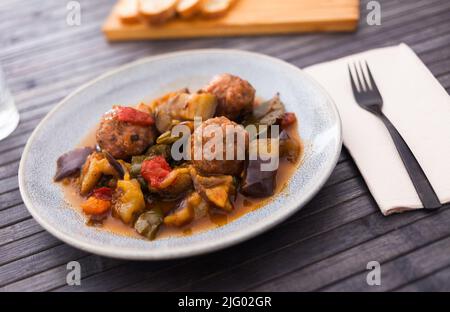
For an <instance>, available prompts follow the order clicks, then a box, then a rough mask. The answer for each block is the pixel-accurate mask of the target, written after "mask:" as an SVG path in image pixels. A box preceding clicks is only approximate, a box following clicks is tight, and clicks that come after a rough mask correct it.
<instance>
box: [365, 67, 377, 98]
mask: <svg viewBox="0 0 450 312" xmlns="http://www.w3.org/2000/svg"><path fill="white" fill-rule="evenodd" d="M364 63H365V64H366V69H367V73H368V75H369V80H370V84H371V86H372V90H373V91H375V92H377V93H378V95H379V96H380V97H381V94H380V91H378V87H377V84H376V83H375V80H373V76H372V72H371V71H370V67H369V64H367V61H364Z"/></svg>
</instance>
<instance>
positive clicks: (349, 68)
mask: <svg viewBox="0 0 450 312" xmlns="http://www.w3.org/2000/svg"><path fill="white" fill-rule="evenodd" d="M348 73H349V75H350V82H351V84H352V90H353V94H355V95H356V94H358V93H359V91H358V88H357V87H356V84H355V80H354V78H353V74H352V69H351V67H350V64H348Z"/></svg>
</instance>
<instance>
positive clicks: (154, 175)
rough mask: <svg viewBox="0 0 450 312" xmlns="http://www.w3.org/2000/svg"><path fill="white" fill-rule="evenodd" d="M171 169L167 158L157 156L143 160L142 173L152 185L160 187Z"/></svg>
mask: <svg viewBox="0 0 450 312" xmlns="http://www.w3.org/2000/svg"><path fill="white" fill-rule="evenodd" d="M171 170H172V169H171V168H170V166H169V164H168V163H167V161H166V159H165V158H164V157H162V156H157V157H153V158H152V159H148V160H144V161H143V162H142V167H141V175H142V177H143V178H144V179H145V180H146V181H147V182H148V183H150V185H151V186H152V187H154V188H159V187H160V185H161V182H162V181H164V179H165V178H166V177H167V175H169V173H170V171H171Z"/></svg>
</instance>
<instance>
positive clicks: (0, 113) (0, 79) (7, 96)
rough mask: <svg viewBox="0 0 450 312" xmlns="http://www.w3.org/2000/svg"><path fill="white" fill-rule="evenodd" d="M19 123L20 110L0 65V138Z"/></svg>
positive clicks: (4, 136) (5, 135) (9, 132)
mask: <svg viewBox="0 0 450 312" xmlns="http://www.w3.org/2000/svg"><path fill="white" fill-rule="evenodd" d="M18 123H19V112H18V111H17V109H16V106H15V104H14V99H13V97H12V95H11V92H10V91H9V89H8V87H7V86H6V80H5V75H4V74H3V71H2V69H1V67H0V140H2V139H4V138H6V137H7V136H8V135H10V134H11V132H13V131H14V129H16V127H17V124H18Z"/></svg>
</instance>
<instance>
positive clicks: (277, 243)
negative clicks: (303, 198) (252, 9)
mask: <svg viewBox="0 0 450 312" xmlns="http://www.w3.org/2000/svg"><path fill="white" fill-rule="evenodd" d="M67 2H68V1H60V0H51V1H39V0H26V1H19V0H2V1H1V3H0V62H1V63H2V66H3V68H4V70H5V72H6V76H7V78H8V82H9V86H10V88H11V90H12V92H13V94H14V96H15V99H16V103H17V106H18V108H19V110H20V114H21V121H20V124H19V126H18V128H17V130H16V131H15V132H14V133H13V134H12V135H11V136H10V137H8V138H7V139H5V140H3V141H1V142H0V287H1V289H2V290H41V291H47V290H53V291H61V290H65V291H67V290H69V291H80V290H81V291H87V290H98V291H110V290H119V291H120V290H138V291H172V290H208V291H214V290H231V291H242V290H254V291H258V290H263V291H268V290H275V291H281V290H293V291H298V290H324V291H328V290H338V291H343V290H359V291H388V290H447V291H449V290H450V226H449V225H450V210H449V209H447V208H448V207H445V208H443V209H441V210H439V211H437V212H434V213H427V212H423V211H419V212H410V213H404V214H401V215H394V216H391V217H383V216H382V215H381V213H380V212H379V210H378V207H377V205H376V203H375V202H374V200H373V198H372V197H371V195H370V194H369V192H368V190H367V187H366V185H365V183H364V181H363V179H362V178H361V176H360V174H359V172H358V170H357V168H356V167H355V165H354V163H353V161H352V160H351V159H350V157H349V155H348V153H347V152H346V151H345V150H344V151H343V152H342V155H341V158H340V161H339V164H338V165H337V167H336V169H335V170H334V172H333V174H332V176H331V178H330V179H329V181H328V182H327V184H326V186H325V187H324V188H323V189H322V190H321V191H320V193H319V194H318V195H317V196H316V197H315V198H314V199H313V200H312V201H311V202H310V203H309V204H308V205H307V206H306V207H305V208H304V209H303V210H301V211H300V212H299V213H297V214H296V215H294V216H293V217H291V218H290V219H289V220H288V221H286V222H284V223H283V224H282V225H280V226H278V227H276V228H275V229H273V230H271V231H269V232H267V233H265V234H263V235H260V236H259V237H257V238H254V239H252V240H250V241H247V242H245V243H242V244H240V245H238V246H235V247H232V248H228V249H226V250H222V251H219V252H215V253H212V254H208V255H205V256H198V257H194V258H188V259H181V260H176V261H160V262H126V261H119V260H114V259H108V258H103V257H99V256H95V255H92V254H88V253H86V252H83V251H80V250H77V249H75V248H72V247H70V246H68V245H66V244H64V243H62V242H60V241H59V240H57V239H55V238H54V237H53V236H51V235H50V234H49V233H47V232H46V231H45V230H43V229H42V228H41V227H40V226H39V225H38V224H37V223H36V222H35V221H34V220H33V219H32V218H31V216H30V215H29V213H28V212H27V210H26V208H25V206H24V204H23V203H22V200H21V197H20V194H19V189H18V182H17V169H18V165H19V160H20V156H21V154H22V150H23V147H24V145H25V143H26V141H27V139H28V137H29V136H30V133H31V132H32V131H33V129H34V128H35V127H36V125H37V124H38V123H39V121H40V120H41V119H42V118H43V117H44V116H45V114H46V113H47V112H48V111H49V110H50V109H51V108H52V107H53V106H54V105H55V104H56V103H57V102H58V101H60V100H61V99H62V98H63V97H65V96H66V95H67V94H68V93H69V92H71V91H73V90H74V89H75V88H77V87H78V86H80V85H81V84H83V83H85V82H87V81H89V80H90V79H92V78H94V77H96V76H97V75H99V74H101V73H103V72H105V71H107V70H109V69H111V68H114V67H117V66H119V65H121V64H124V63H127V62H130V61H133V60H136V59H138V58H140V57H143V56H148V55H155V54H159V53H164V52H170V51H176V50H184V49H196V48H212V47H214V48H236V49H245V50H251V51H258V52H262V53H266V54H269V55H273V56H276V57H279V58H281V59H284V60H286V61H288V62H291V63H293V64H295V65H297V66H299V67H304V66H307V65H311V64H314V63H317V62H322V61H326V60H331V59H333V58H337V57H341V56H345V55H348V54H350V53H355V52H360V51H363V50H366V49H371V48H376V47H382V46H388V45H393V44H398V43H400V42H406V43H407V44H409V45H410V46H411V47H412V48H413V49H414V51H416V53H418V55H419V56H420V58H421V59H422V60H423V62H424V63H425V64H426V65H427V66H428V67H429V68H430V70H431V71H432V72H433V74H434V75H435V76H436V77H437V79H438V80H439V81H440V82H441V83H442V85H443V86H444V87H445V88H446V89H447V91H449V90H450V1H449V0H418V1H413V0H389V1H388V0H383V1H380V2H381V5H382V25H381V26H368V25H367V23H366V18H365V16H366V13H367V11H366V3H367V1H366V0H364V1H362V2H363V3H362V6H361V12H362V19H361V23H360V24H361V25H360V28H359V30H358V32H356V33H352V34H307V35H293V36H279V37H275V36H274V37H258V38H227V39H224V38H214V39H198V40H171V41H164V42H129V43H116V44H110V43H108V42H106V41H105V40H104V37H103V36H102V34H101V32H100V26H101V23H102V21H103V19H104V18H105V17H106V16H107V14H108V12H109V10H110V8H111V6H112V4H113V3H114V0H96V1H88V0H82V1H80V3H81V8H82V18H81V25H80V26H75V27H69V26H68V25H67V23H66V14H67V10H66V4H67ZM49 170H53V168H49ZM449 183H450V180H449ZM71 260H77V261H79V262H80V263H81V268H82V272H81V273H82V282H81V283H82V284H81V286H72V287H71V286H67V284H66V274H67V269H66V264H67V263H68V262H69V261H71ZM371 260H376V261H378V262H380V263H381V270H382V274H381V277H382V279H381V283H382V284H381V286H368V284H367V283H366V275H367V273H368V270H367V269H366V265H367V263H368V262H369V261H371Z"/></svg>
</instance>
